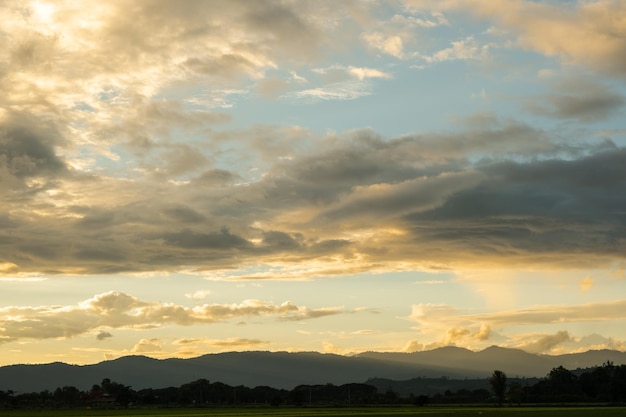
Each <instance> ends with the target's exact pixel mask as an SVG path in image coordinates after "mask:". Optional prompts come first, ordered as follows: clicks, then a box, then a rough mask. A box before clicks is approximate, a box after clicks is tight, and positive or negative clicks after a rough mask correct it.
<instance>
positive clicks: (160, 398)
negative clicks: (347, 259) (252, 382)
mask: <svg viewBox="0 0 626 417" xmlns="http://www.w3.org/2000/svg"><path fill="white" fill-rule="evenodd" d="M489 384H490V385H491V388H492V391H491V392H490V391H489V390H487V389H484V388H480V389H475V390H468V389H460V390H457V391H456V392H452V391H450V390H446V391H445V392H443V393H439V394H436V395H426V394H424V393H423V392H413V393H411V394H410V395H408V396H407V395H403V396H401V395H399V394H398V393H397V392H395V391H394V390H393V389H391V388H389V389H387V390H386V391H384V392H383V390H379V389H377V388H376V387H374V386H372V385H369V384H360V383H352V384H344V385H340V386H337V385H333V384H325V385H300V386H297V387H295V388H294V389H292V390H290V391H289V390H284V389H276V388H272V387H268V386H257V387H254V388H249V387H245V386H230V385H227V384H224V383H221V382H210V381H208V380H206V379H199V380H196V381H193V382H189V383H187V384H183V385H181V386H179V387H168V388H147V389H140V390H133V389H132V388H131V387H129V386H126V385H123V384H121V383H118V382H114V381H111V380H110V379H108V378H106V379H104V380H102V381H101V383H100V384H95V385H93V386H92V387H91V389H89V390H87V391H80V390H79V389H78V388H76V387H72V386H63V387H59V388H56V389H55V390H54V391H43V392H38V393H19V394H17V393H14V392H12V391H0V409H4V410H3V415H6V413H5V412H6V411H7V410H19V409H23V410H28V409H37V410H58V409H63V410H71V409H76V410H78V409H85V408H89V409H91V410H92V411H96V410H101V411H102V410H107V409H128V410H131V409H132V410H142V409H144V410H145V409H150V408H155V407H159V408H163V409H165V408H167V409H174V408H176V409H185V408H186V409H195V408H206V407H211V408H214V409H229V408H232V407H236V406H246V407H248V408H250V409H255V408H264V409H267V408H268V407H274V408H277V407H279V406H280V407H281V408H286V407H300V409H305V408H307V409H308V408H311V407H335V408H336V407H342V408H348V407H351V406H356V405H359V406H370V407H371V406H381V405H382V406H386V407H391V406H396V405H404V406H405V408H402V410H406V409H409V410H413V411H411V412H416V411H415V407H407V406H419V408H432V407H440V406H441V405H452V404H473V405H480V404H483V405H489V406H491V408H493V405H496V404H498V405H502V404H504V403H508V405H509V407H510V406H512V405H517V406H522V405H528V404H533V405H535V406H536V405H539V404H573V403H575V404H578V405H582V404H591V403H598V404H603V405H607V404H622V405H623V404H624V403H626V365H620V366H615V365H614V364H613V363H611V362H607V363H605V364H603V365H602V366H599V367H595V368H591V369H588V370H584V371H580V370H579V371H576V372H572V371H569V370H567V369H565V368H563V367H562V366H559V367H557V368H554V369H552V371H550V373H549V374H548V375H547V376H546V377H545V378H542V379H540V380H539V381H538V382H535V383H533V384H528V385H522V384H521V383H520V382H518V381H517V380H516V381H515V382H513V383H509V380H508V379H507V377H506V375H505V374H504V372H502V371H499V370H496V371H494V372H493V374H492V376H491V378H489ZM425 406H431V407H425ZM509 409H510V408H509ZM373 410H375V408H369V411H370V412H373ZM551 410H552V411H554V410H555V409H554V408H552V409H551ZM129 413H130V411H129ZM273 414H274V413H273ZM277 414H279V413H277ZM21 415H25V414H21ZM38 415H41V416H44V414H38ZM129 415H130V414H129ZM137 415H141V414H137ZM181 415H183V414H181ZM185 415H186V414H185ZM298 415H300V413H298ZM368 415H376V414H371V413H370V414H368Z"/></svg>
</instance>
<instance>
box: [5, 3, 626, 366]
mask: <svg viewBox="0 0 626 417" xmlns="http://www.w3.org/2000/svg"><path fill="white" fill-rule="evenodd" d="M625 22H626V2H624V1H620V0H614V1H612V0H594V1H583V0H580V1H572V0H568V1H565V0H563V1H557V0H554V1H531V0H492V1H482V0H436V1H435V0H433V1H428V0H389V1H383V0H381V1H366V0H362V1H341V2H337V1H323V0H311V1H307V0H298V1H296V0H294V1H290V0H283V1H271V0H267V1H239V0H229V1H210V0H208V1H204V0H202V1H196V0H187V1H184V2H175V1H169V0H145V1H130V0H111V1H100V0H93V1H88V0H84V1H80V2H76V1H71V0H67V1H63V0H58V1H52V0H36V1H22V0H5V1H3V2H2V3H1V4H0V91H2V93H1V94H0V199H1V204H0V288H1V291H0V365H6V364H11V363H35V362H36V363H40V362H52V361H65V362H69V363H79V364H83V363H94V362H98V361H101V360H103V359H109V358H115V357H119V356H122V355H129V354H145V355H149V356H152V357H157V358H165V357H192V356H197V355H201V354H205V353H210V352H221V351H229V350H272V351H279V350H287V351H303V350H307V351H310V350H314V351H320V352H333V353H341V354H351V353H357V352H362V351H366V350H376V351H408V352H410V351H419V350H425V349H432V348H435V347H439V346H445V345H456V346H462V347H466V348H469V349H472V350H480V349H483V348H485V347H488V346H490V345H499V346H504V347H512V348H521V349H525V350H527V351H529V352H533V353H547V354H558V353H565V352H574V351H582V350H587V349H600V348H610V349H620V350H626V318H625V316H624V314H623V312H624V311H626V122H625V120H626V118H625V117H624V116H625V115H626V23H625Z"/></svg>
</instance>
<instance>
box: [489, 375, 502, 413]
mask: <svg viewBox="0 0 626 417" xmlns="http://www.w3.org/2000/svg"><path fill="white" fill-rule="evenodd" d="M489 383H490V384H491V388H492V389H493V393H494V395H495V396H496V399H497V400H498V404H500V405H501V404H502V403H503V402H504V393H505V392H506V374H505V373H504V372H502V371H499V370H495V371H493V374H491V378H489Z"/></svg>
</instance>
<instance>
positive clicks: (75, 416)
mask: <svg viewBox="0 0 626 417" xmlns="http://www.w3.org/2000/svg"><path fill="white" fill-rule="evenodd" d="M0 415H1V416H3V417H4V416H6V417H60V416H63V417H91V416H94V417H142V416H145V417H148V416H155V417H209V416H216V417H220V416H222V417H231V416H237V417H261V416H270V417H273V416H276V417H292V416H293V417H383V416H389V417H394V416H406V417H410V416H417V417H419V416H437V417H448V416H450V417H465V416H472V417H477V416H481V417H503V416H512V417H531V416H532V417H553V416H557V417H566V416H567V417H579V416H580V417H582V416H593V417H595V416H599V417H618V416H619V417H624V416H626V407H519V408H517V407H504V408H495V407H442V406H432V407H424V408H417V407H362V408H284V407H282V408H281V407H279V408H204V409H162V408H161V409H134V410H85V409H80V410H79V409H73V410H0Z"/></svg>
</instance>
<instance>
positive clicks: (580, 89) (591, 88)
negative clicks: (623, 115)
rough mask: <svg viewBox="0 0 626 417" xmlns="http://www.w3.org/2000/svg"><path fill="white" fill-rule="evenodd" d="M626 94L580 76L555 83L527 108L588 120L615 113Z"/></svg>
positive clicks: (540, 112) (557, 116)
mask: <svg viewBox="0 0 626 417" xmlns="http://www.w3.org/2000/svg"><path fill="white" fill-rule="evenodd" d="M624 104H626V98H624V96H622V95H621V94H619V93H617V92H615V91H613V90H611V89H609V88H607V87H606V86H604V85H602V84H598V83H594V82H589V81H586V80H582V79H568V80H565V81H561V82H559V83H558V84H557V86H556V88H555V90H554V91H553V92H552V93H549V94H546V95H545V96H542V97H538V98H536V99H535V100H533V102H531V103H528V104H527V108H528V109H529V110H530V111H531V112H533V113H535V114H537V115H540V116H548V117H556V118H561V119H576V120H579V121H581V122H591V121H598V120H603V119H606V118H608V117H610V116H613V115H616V114H618V113H619V111H620V110H621V109H622V108H623V107H624Z"/></svg>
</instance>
